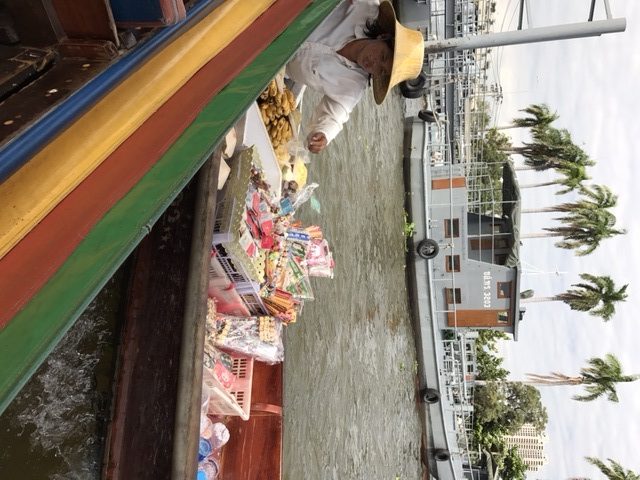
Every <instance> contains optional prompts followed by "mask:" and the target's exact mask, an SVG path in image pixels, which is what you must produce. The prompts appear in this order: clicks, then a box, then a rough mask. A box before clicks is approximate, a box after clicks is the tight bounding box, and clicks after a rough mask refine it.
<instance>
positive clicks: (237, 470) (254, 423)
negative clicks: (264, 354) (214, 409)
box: [220, 362, 283, 480]
mask: <svg viewBox="0 0 640 480" xmlns="http://www.w3.org/2000/svg"><path fill="white" fill-rule="evenodd" d="M282 401H283V369H282V364H276V365H267V364H265V363H262V362H255V363H254V366H253V385H252V387H251V405H252V411H251V416H250V417H249V420H247V421H243V420H242V419H240V418H239V417H229V419H228V420H227V421H226V422H225V423H226V425H227V428H228V429H229V433H230V439H229V442H228V443H227V444H226V445H225V446H224V447H223V449H222V455H221V458H220V470H221V478H223V479H224V480H278V479H280V478H282V435H283V418H282V415H278V414H274V413H272V412H269V411H264V410H263V411H258V410H257V409H255V407H256V406H269V408H268V409H269V410H271V407H274V406H279V407H282V405H283V403H282Z"/></svg>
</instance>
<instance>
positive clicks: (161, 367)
mask: <svg viewBox="0 0 640 480" xmlns="http://www.w3.org/2000/svg"><path fill="white" fill-rule="evenodd" d="M195 191H196V188H195V182H191V183H190V184H189V185H188V186H187V187H186V188H185V190H184V191H183V192H182V194H181V195H180V196H179V197H178V198H177V199H176V201H174V203H173V204H171V206H170V207H169V208H168V209H167V211H166V212H165V213H164V214H163V215H162V217H161V218H160V219H159V220H158V222H157V223H156V225H154V227H153V229H152V230H151V232H150V233H149V235H148V236H147V237H146V238H145V239H144V240H143V241H142V242H141V244H140V246H139V247H138V250H137V252H136V260H135V264H134V267H133V268H134V270H133V272H132V283H131V288H130V294H129V305H128V308H127V311H126V317H125V325H124V328H123V333H122V340H121V347H120V351H119V355H118V364H119V368H118V372H117V379H116V389H115V399H114V408H113V415H112V423H111V433H110V435H109V439H108V447H107V448H108V453H107V456H106V461H105V465H104V468H103V478H105V479H109V480H128V479H133V478H135V479H136V480H147V479H148V480H159V479H169V478H170V474H171V461H172V448H173V434H174V419H175V408H176V399H177V391H178V372H179V359H180V343H181V341H180V339H181V334H182V321H183V314H184V309H185V300H186V287H187V279H188V269H189V255H190V247H191V241H190V237H191V232H192V224H193V206H194V204H195Z"/></svg>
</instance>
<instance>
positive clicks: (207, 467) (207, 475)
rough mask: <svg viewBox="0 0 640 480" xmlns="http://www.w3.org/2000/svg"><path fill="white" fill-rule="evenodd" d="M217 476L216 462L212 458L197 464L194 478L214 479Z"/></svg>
mask: <svg viewBox="0 0 640 480" xmlns="http://www.w3.org/2000/svg"><path fill="white" fill-rule="evenodd" d="M216 478H218V464H217V463H216V462H215V461H214V460H207V461H205V462H201V463H200V464H198V474H197V477H196V480H214V479H216Z"/></svg>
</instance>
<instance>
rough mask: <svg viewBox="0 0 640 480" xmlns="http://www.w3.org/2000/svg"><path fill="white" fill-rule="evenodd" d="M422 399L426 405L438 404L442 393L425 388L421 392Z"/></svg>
mask: <svg viewBox="0 0 640 480" xmlns="http://www.w3.org/2000/svg"><path fill="white" fill-rule="evenodd" d="M420 398H421V399H422V401H423V402H424V403H438V402H439V401H440V392H438V391H437V390H436V389H435V388H423V389H422V390H421V391H420Z"/></svg>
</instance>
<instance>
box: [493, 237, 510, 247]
mask: <svg viewBox="0 0 640 480" xmlns="http://www.w3.org/2000/svg"><path fill="white" fill-rule="evenodd" d="M496 248H498V249H502V248H509V241H508V240H507V239H506V238H497V239H496Z"/></svg>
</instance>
